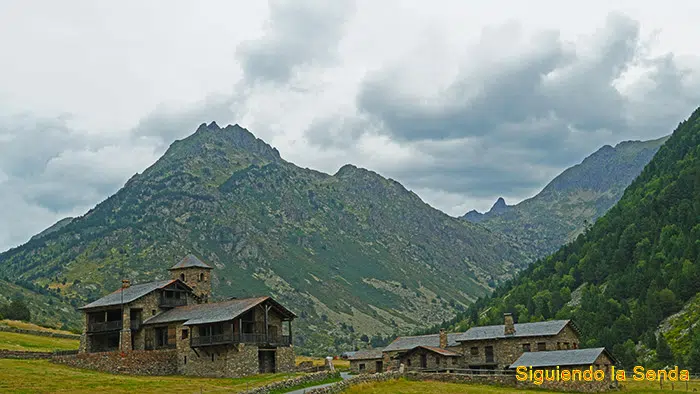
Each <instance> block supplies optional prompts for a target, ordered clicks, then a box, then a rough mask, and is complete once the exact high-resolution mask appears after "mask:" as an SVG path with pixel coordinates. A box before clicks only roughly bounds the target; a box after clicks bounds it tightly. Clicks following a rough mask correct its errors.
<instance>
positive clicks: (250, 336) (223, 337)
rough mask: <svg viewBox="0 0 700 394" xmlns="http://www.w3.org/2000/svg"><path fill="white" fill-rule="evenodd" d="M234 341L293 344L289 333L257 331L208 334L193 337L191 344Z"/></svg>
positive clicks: (196, 345)
mask: <svg viewBox="0 0 700 394" xmlns="http://www.w3.org/2000/svg"><path fill="white" fill-rule="evenodd" d="M234 343H247V344H256V345H273V346H289V345H290V344H291V342H290V338H289V335H270V336H269V337H266V336H265V334H256V333H243V334H240V335H239V334H235V335H234V334H232V333H229V334H218V335H207V336H199V337H192V340H191V342H190V346H192V347H201V346H214V345H227V344H234Z"/></svg>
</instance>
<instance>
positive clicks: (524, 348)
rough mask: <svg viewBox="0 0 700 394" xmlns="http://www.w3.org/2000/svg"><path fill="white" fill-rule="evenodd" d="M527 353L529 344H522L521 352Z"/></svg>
mask: <svg viewBox="0 0 700 394" xmlns="http://www.w3.org/2000/svg"><path fill="white" fill-rule="evenodd" d="M529 351H530V344H529V343H523V352H529Z"/></svg>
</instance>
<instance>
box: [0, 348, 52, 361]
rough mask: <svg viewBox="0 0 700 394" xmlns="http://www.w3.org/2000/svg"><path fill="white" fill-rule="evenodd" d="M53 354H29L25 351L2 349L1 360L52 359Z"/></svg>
mask: <svg viewBox="0 0 700 394" xmlns="http://www.w3.org/2000/svg"><path fill="white" fill-rule="evenodd" d="M52 356H53V352H28V351H23V350H5V349H0V358H21V359H40V358H51V357H52Z"/></svg>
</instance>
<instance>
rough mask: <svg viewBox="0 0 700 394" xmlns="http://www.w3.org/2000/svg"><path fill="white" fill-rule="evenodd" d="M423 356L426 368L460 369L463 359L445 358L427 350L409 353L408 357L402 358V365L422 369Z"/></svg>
mask: <svg viewBox="0 0 700 394" xmlns="http://www.w3.org/2000/svg"><path fill="white" fill-rule="evenodd" d="M423 355H425V361H426V368H429V369H437V368H440V369H442V368H447V369H449V368H460V364H461V362H460V359H461V357H445V356H441V355H439V354H437V353H434V352H431V351H428V350H425V349H416V350H414V351H412V352H409V353H408V354H407V355H406V356H404V357H402V358H401V363H403V365H405V366H406V367H408V368H420V367H421V363H420V362H421V356H423Z"/></svg>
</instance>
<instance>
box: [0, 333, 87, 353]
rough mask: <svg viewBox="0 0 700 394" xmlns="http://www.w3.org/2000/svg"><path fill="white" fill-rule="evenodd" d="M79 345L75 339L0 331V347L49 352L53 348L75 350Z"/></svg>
mask: <svg viewBox="0 0 700 394" xmlns="http://www.w3.org/2000/svg"><path fill="white" fill-rule="evenodd" d="M79 345H80V341H79V340H77V339H66V338H53V337H42V336H38V335H29V334H18V333H14V332H4V331H0V349H5V350H23V351H30V352H50V351H54V350H75V349H77V348H78V346H79Z"/></svg>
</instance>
